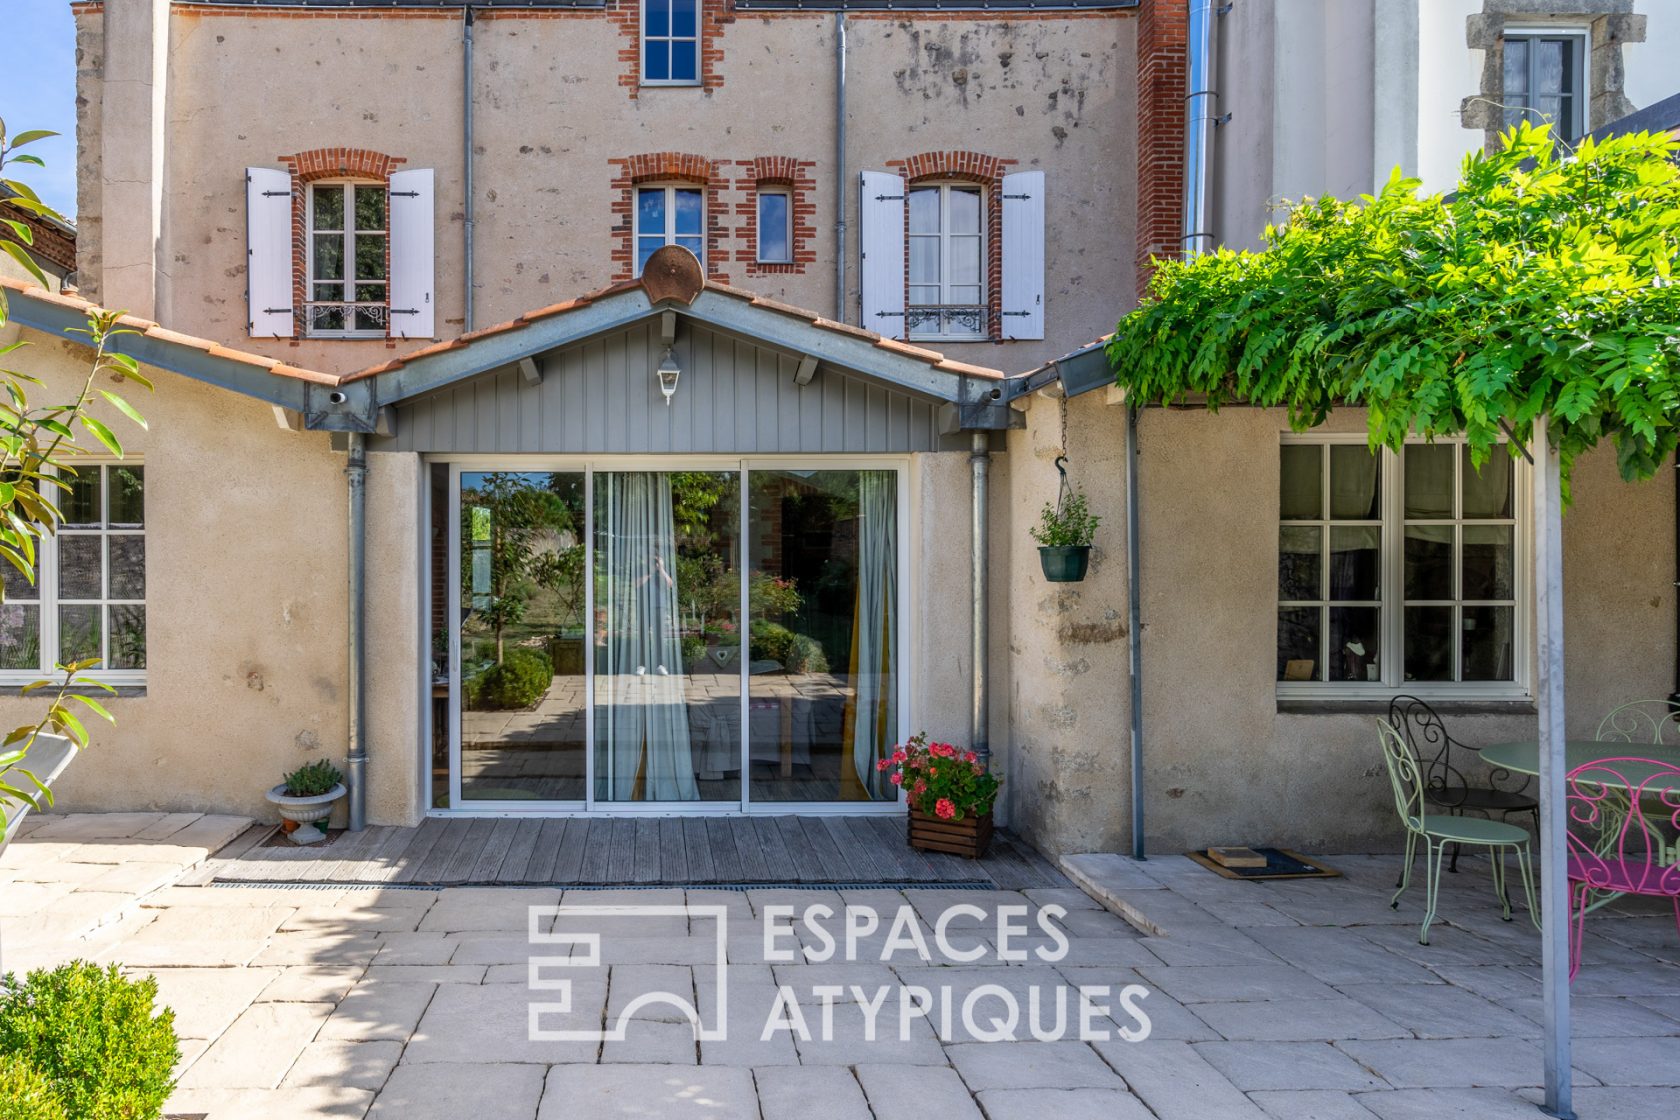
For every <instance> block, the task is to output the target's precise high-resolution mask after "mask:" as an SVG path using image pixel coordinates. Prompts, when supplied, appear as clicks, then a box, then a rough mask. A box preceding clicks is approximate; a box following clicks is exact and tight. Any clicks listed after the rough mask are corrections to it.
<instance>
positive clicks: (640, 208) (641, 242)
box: [636, 184, 706, 276]
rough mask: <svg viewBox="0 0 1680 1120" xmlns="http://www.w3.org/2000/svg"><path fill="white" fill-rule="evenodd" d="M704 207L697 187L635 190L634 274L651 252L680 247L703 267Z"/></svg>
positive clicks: (680, 186)
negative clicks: (691, 254) (671, 246)
mask: <svg viewBox="0 0 1680 1120" xmlns="http://www.w3.org/2000/svg"><path fill="white" fill-rule="evenodd" d="M705 228H706V226H705V204H704V202H703V201H702V198H701V193H700V188H699V187H691V186H683V185H681V184H671V185H667V186H661V187H638V188H637V189H636V275H637V276H640V275H641V274H642V267H643V266H644V265H646V264H647V261H648V258H649V257H651V256H653V254H654V251H655V250H657V249H659V248H661V247H662V246H665V245H681V246H682V247H683V248H684V249H687V250H688V251H689V252H691V253H693V254H694V256H695V257H696V258H697V259H698V260H699V261H700V262H701V263H702V264H704V263H705V261H706V257H705V253H704V248H703V247H704V244H705Z"/></svg>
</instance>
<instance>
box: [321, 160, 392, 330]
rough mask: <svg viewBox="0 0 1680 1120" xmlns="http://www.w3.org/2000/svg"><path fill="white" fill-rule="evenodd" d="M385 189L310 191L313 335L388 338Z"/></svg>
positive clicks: (329, 186) (340, 186)
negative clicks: (386, 335)
mask: <svg viewBox="0 0 1680 1120" xmlns="http://www.w3.org/2000/svg"><path fill="white" fill-rule="evenodd" d="M385 206H386V195H385V187H384V185H383V184H380V183H312V184H311V185H310V187H309V208H308V212H309V316H308V325H309V333H310V334H311V335H315V336H320V337H340V338H341V337H356V336H366V337H378V338H383V337H384V335H385V324H386V322H387V319H388V315H387V311H388V308H389V307H390V302H389V300H390V297H389V294H388V286H387V281H386V273H385V264H386V252H385V243H386V236H387V229H388V226H387V221H386V216H385Z"/></svg>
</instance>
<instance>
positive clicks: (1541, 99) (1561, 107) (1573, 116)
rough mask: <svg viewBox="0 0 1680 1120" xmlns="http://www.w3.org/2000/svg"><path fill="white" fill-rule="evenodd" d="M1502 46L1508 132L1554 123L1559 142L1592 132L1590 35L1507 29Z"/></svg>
mask: <svg viewBox="0 0 1680 1120" xmlns="http://www.w3.org/2000/svg"><path fill="white" fill-rule="evenodd" d="M1503 40H1504V54H1505V58H1504V72H1503V77H1504V83H1503V88H1504V97H1503V102H1502V103H1503V105H1504V111H1505V126H1506V127H1507V128H1509V127H1511V126H1513V125H1515V124H1517V123H1518V122H1519V121H1524V120H1526V121H1528V122H1529V123H1530V124H1535V125H1538V124H1542V123H1549V124H1550V125H1551V126H1552V135H1553V136H1554V137H1556V138H1557V139H1558V140H1559V141H1561V142H1563V143H1565V144H1574V143H1575V142H1576V141H1578V140H1580V139H1581V137H1582V136H1584V135H1586V131H1587V97H1586V56H1587V32H1586V31H1585V30H1580V29H1549V28H1548V29H1534V30H1528V29H1507V30H1506V31H1505V34H1504V35H1503Z"/></svg>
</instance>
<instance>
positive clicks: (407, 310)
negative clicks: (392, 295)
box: [389, 307, 420, 315]
mask: <svg viewBox="0 0 1680 1120" xmlns="http://www.w3.org/2000/svg"><path fill="white" fill-rule="evenodd" d="M389 314H392V315H418V314H420V309H419V308H418V307H393V308H391V309H390V311H389Z"/></svg>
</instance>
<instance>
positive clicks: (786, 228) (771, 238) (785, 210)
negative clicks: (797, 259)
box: [758, 187, 793, 264]
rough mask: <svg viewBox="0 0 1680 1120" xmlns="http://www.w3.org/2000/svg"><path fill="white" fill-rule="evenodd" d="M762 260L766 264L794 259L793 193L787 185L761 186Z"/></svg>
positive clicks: (759, 228) (759, 209)
mask: <svg viewBox="0 0 1680 1120" xmlns="http://www.w3.org/2000/svg"><path fill="white" fill-rule="evenodd" d="M758 259H759V261H760V262H761V263H763V264H788V263H790V262H791V261H792V260H793V205H792V192H790V191H789V190H788V189H787V188H786V187H760V188H758Z"/></svg>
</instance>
